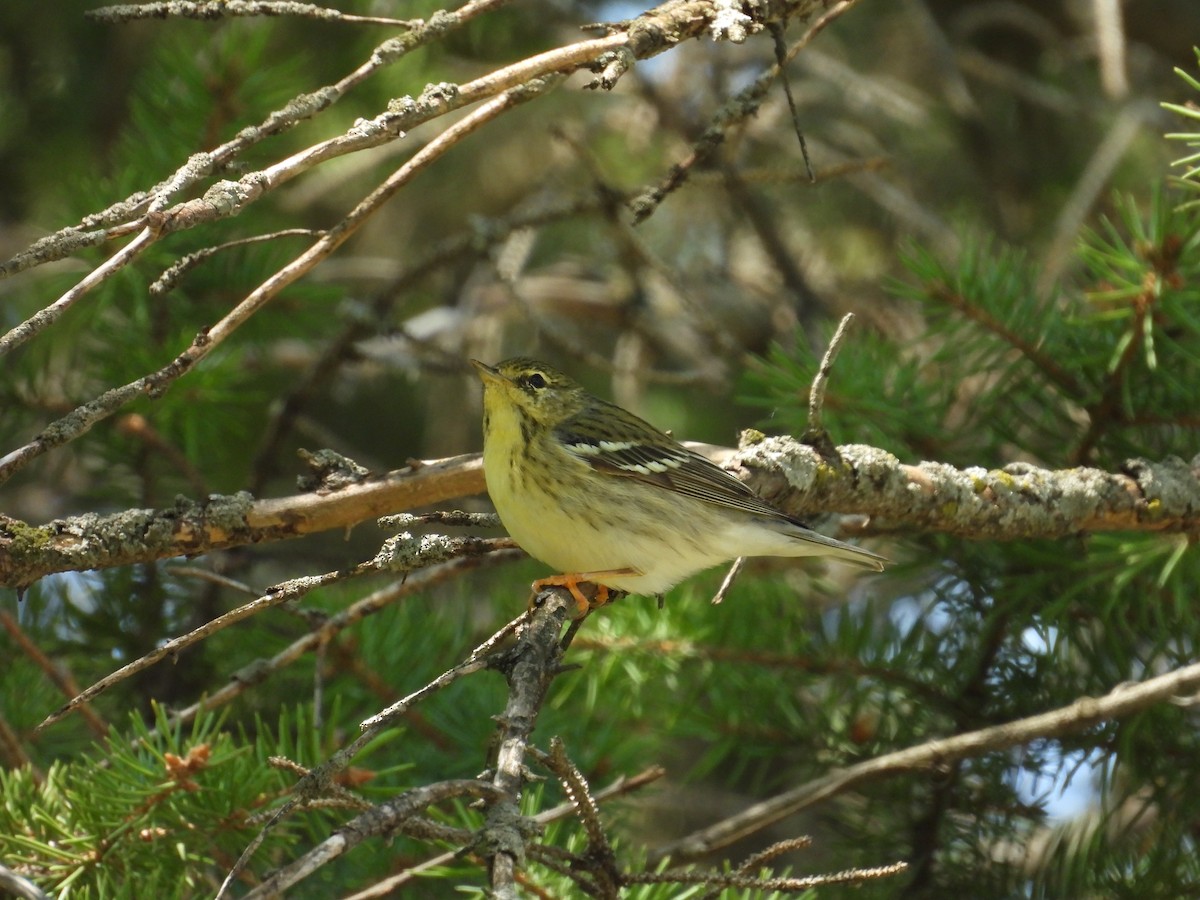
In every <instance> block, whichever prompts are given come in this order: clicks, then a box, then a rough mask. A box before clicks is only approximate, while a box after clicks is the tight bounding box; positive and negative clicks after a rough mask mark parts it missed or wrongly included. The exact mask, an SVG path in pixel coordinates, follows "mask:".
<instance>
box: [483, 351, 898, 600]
mask: <svg viewBox="0 0 1200 900" xmlns="http://www.w3.org/2000/svg"><path fill="white" fill-rule="evenodd" d="M471 364H472V365H473V366H475V368H476V369H477V370H478V371H479V375H480V377H481V378H482V379H483V469H484V474H485V475H486V477H487V487H488V493H489V494H490V495H491V498H492V502H493V503H494V504H495V506H496V512H498V513H499V514H500V520H501V521H502V522H503V523H504V527H505V528H507V529H508V533H509V534H510V535H512V537H513V538H514V539H515V540H516V542H517V543H518V544H520V545H521V547H523V548H524V549H525V550H526V551H527V552H528V553H529V554H530V555H531V556H533V557H535V558H536V559H539V560H541V561H542V562H544V563H546V564H547V565H550V566H553V567H554V568H555V569H557V570H558V571H559V572H562V573H564V574H562V575H558V576H554V577H551V578H545V579H542V580H540V581H538V582H535V584H534V588H535V590H536V589H538V588H540V587H542V586H545V585H550V584H553V585H561V586H565V587H567V588H568V589H569V590H570V591H571V594H572V596H573V597H574V598H575V601H576V603H578V604H579V612H580V615H582V614H583V613H584V612H586V611H587V610H588V609H589V608H591V607H594V606H599V605H601V604H603V603H605V602H606V601H607V599H608V589H610V588H612V589H615V590H619V591H628V592H630V593H635V594H661V593H663V592H664V591H666V590H667V589H668V588H670V587H672V586H673V585H675V584H677V583H678V582H680V581H682V580H683V579H684V578H687V577H688V576H689V575H691V574H693V573H695V572H699V571H700V570H701V569H707V568H709V567H710V566H715V565H717V564H719V563H723V562H727V561H729V560H731V559H734V558H736V557H738V556H829V557H833V558H834V559H838V560H841V561H843V562H848V563H854V564H856V565H860V566H865V567H866V568H869V569H874V570H876V571H881V570H882V569H883V563H884V562H885V560H884V558H883V557H882V556H878V555H876V554H874V553H871V552H870V551H868V550H861V549H859V548H858V547H852V546H850V545H849V544H843V543H842V542H841V541H835V540H834V539H833V538H829V537H825V535H823V534H818V533H817V532H815V531H810V530H809V529H808V528H805V527H804V526H803V525H801V524H800V523H799V522H797V521H795V520H794V519H791V518H789V517H787V516H785V515H784V514H783V513H781V512H779V511H778V510H775V509H772V508H771V507H769V506H767V504H766V503H764V502H763V501H762V500H761V499H759V497H758V496H757V495H755V494H754V492H753V491H751V490H750V489H749V488H748V487H746V485H744V484H742V482H740V481H738V480H737V479H736V478H734V477H733V476H732V475H731V474H730V473H728V472H726V471H725V470H724V469H722V468H720V467H719V466H717V465H715V464H713V463H712V462H709V461H708V460H707V459H705V458H704V457H702V456H699V455H698V454H696V453H693V452H692V451H691V450H688V449H687V448H686V447H684V446H683V445H682V444H680V443H679V442H678V441H676V440H674V439H673V438H671V437H670V436H669V435H666V434H664V433H663V432H661V431H659V430H658V429H657V428H655V427H654V426H653V425H651V424H649V423H648V422H645V421H643V420H642V419H639V418H638V417H637V416H635V415H634V414H633V413H631V412H628V411H627V410H624V409H622V408H621V407H619V406H617V405H615V404H613V403H608V402H607V401H605V400H601V399H600V398H599V397H594V396H592V395H591V394H589V393H588V392H587V391H586V390H584V389H583V388H582V387H581V386H580V385H578V384H576V383H575V382H574V381H572V380H571V379H570V378H568V377H567V376H566V375H564V374H562V373H561V372H559V371H557V370H556V369H553V368H551V367H550V366H548V365H546V364H545V363H541V362H538V361H537V360H533V359H525V358H520V357H518V358H516V359H509V360H505V361H504V362H502V363H499V364H497V365H496V366H494V367H493V366H488V365H485V364H484V363H481V362H479V361H478V360H471ZM584 582H590V583H592V584H595V585H597V586H598V591H597V594H596V597H595V598H594V599H592V600H590V601H589V599H588V598H586V597H585V596H584V595H583V593H582V592H581V591H580V590H579V588H578V585H579V584H580V583H584Z"/></svg>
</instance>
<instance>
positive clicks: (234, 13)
mask: <svg viewBox="0 0 1200 900" xmlns="http://www.w3.org/2000/svg"><path fill="white" fill-rule="evenodd" d="M84 15H86V16H87V17H88V18H89V19H95V20H96V21H99V22H132V21H135V20H137V19H165V18H168V17H178V18H181V19H200V20H203V21H208V20H211V19H223V18H227V17H228V18H231V19H232V18H240V17H248V16H294V17H297V18H301V19H316V20H318V21H321V22H342V23H346V24H352V25H387V26H390V27H393V28H415V27H417V26H419V25H421V24H423V23H422V22H421V20H420V19H417V20H411V21H410V20H406V19H391V18H387V17H384V16H356V15H352V14H351V13H345V12H342V11H341V10H338V9H329V8H328V7H324V6H317V5H316V4H314V3H297V2H295V0H222V2H221V3H207V2H188V0H170V2H164V3H141V4H136V5H135V4H129V3H119V4H114V5H113V6H101V7H100V8H99V9H93V10H88V11H87V12H85V13H84Z"/></svg>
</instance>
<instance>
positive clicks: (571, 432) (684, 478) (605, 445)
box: [557, 419, 792, 521]
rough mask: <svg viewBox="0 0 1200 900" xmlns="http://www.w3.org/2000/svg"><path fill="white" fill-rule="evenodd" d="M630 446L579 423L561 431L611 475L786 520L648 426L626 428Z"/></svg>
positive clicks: (575, 451)
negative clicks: (586, 428)
mask: <svg viewBox="0 0 1200 900" xmlns="http://www.w3.org/2000/svg"><path fill="white" fill-rule="evenodd" d="M624 424H625V425H626V426H627V428H628V432H629V433H628V434H627V435H626V438H627V439H625V440H611V439H606V438H602V437H599V436H597V435H595V434H589V433H588V432H587V431H586V430H585V429H583V428H581V427H580V423H579V422H578V420H577V419H570V420H568V421H567V422H565V423H563V425H561V426H560V427H559V428H558V430H557V437H558V439H559V440H560V441H561V442H562V443H563V445H564V446H565V447H566V449H567V451H568V452H570V453H571V454H572V455H573V456H575V457H576V458H577V459H579V460H581V461H583V462H586V463H587V464H588V465H590V466H592V468H593V469H595V470H596V471H597V472H601V473H603V474H606V475H614V476H617V475H619V476H623V477H626V478H635V479H637V480H638V481H642V482H645V483H646V484H651V485H654V486H655V487H659V488H662V489H664V490H668V491H675V492H676V493H678V494H683V495H685V496H687V497H694V498H695V499H697V500H703V501H705V502H706V503H714V504H716V505H718V506H725V507H729V508H731V509H737V510H741V511H742V512H746V513H752V514H754V515H760V516H768V517H772V518H780V519H787V520H788V521H792V520H791V519H790V518H789V517H788V516H786V515H784V514H783V513H781V512H780V511H779V510H777V509H774V508H772V507H770V506H768V505H767V504H766V503H765V502H763V500H762V499H761V498H759V496H758V495H757V494H755V493H754V492H753V491H752V490H750V488H748V487H747V486H746V485H745V484H743V483H742V482H740V481H738V480H737V479H736V478H734V477H733V475H731V474H730V473H729V472H727V471H725V470H724V469H722V468H721V467H720V466H718V465H716V464H715V463H713V462H710V461H709V460H707V459H705V458H704V457H703V456H700V455H699V454H697V453H693V452H692V451H691V450H689V449H688V448H687V447H684V446H683V445H682V444H680V443H679V442H678V441H676V440H674V439H673V438H671V437H670V436H669V435H666V434H664V433H663V432H661V431H659V430H658V429H657V428H655V427H654V426H653V425H651V424H649V423H648V422H644V421H642V420H640V419H638V420H637V425H638V426H639V427H637V428H634V427H633V423H632V422H626V423H624Z"/></svg>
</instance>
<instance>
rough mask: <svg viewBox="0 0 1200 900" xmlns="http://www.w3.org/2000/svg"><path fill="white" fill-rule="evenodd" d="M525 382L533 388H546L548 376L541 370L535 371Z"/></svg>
mask: <svg viewBox="0 0 1200 900" xmlns="http://www.w3.org/2000/svg"><path fill="white" fill-rule="evenodd" d="M525 383H526V384H527V385H529V386H530V387H531V388H534V389H536V390H541V389H542V388H544V387H545V386H546V376H545V375H543V374H542V373H541V372H534V373H533V374H531V375H530V376H529V377H528V378H526V379H525Z"/></svg>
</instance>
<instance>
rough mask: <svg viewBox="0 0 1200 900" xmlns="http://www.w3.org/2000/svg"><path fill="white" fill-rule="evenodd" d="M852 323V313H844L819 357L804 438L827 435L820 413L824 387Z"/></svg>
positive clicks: (810, 393) (810, 395) (810, 391)
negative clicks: (818, 366) (819, 361)
mask: <svg viewBox="0 0 1200 900" xmlns="http://www.w3.org/2000/svg"><path fill="white" fill-rule="evenodd" d="M853 323H854V313H846V314H845V315H844V316H842V321H841V322H839V323H838V327H837V330H836V331H835V332H834V333H833V337H832V338H830V339H829V346H828V347H826V348H825V355H824V356H822V357H821V366H820V368H819V369H817V374H816V375H814V376H813V383H812V387H811V388H810V389H809V392H808V425H807V427H806V428H805V429H804V433H805V436H808V435H810V434H811V435H818V434H822V435H823V434H827V433H826V431H825V422H824V420H823V418H822V411H823V409H824V407H825V386H826V385H827V384H828V383H829V376H830V375H831V374H833V363H834V360H836V359H837V355H838V351H840V350H841V349H842V341H844V340H845V339H846V334H847V333H848V332H849V330H850V326H851V325H852V324H853ZM826 440H828V437H826Z"/></svg>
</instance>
